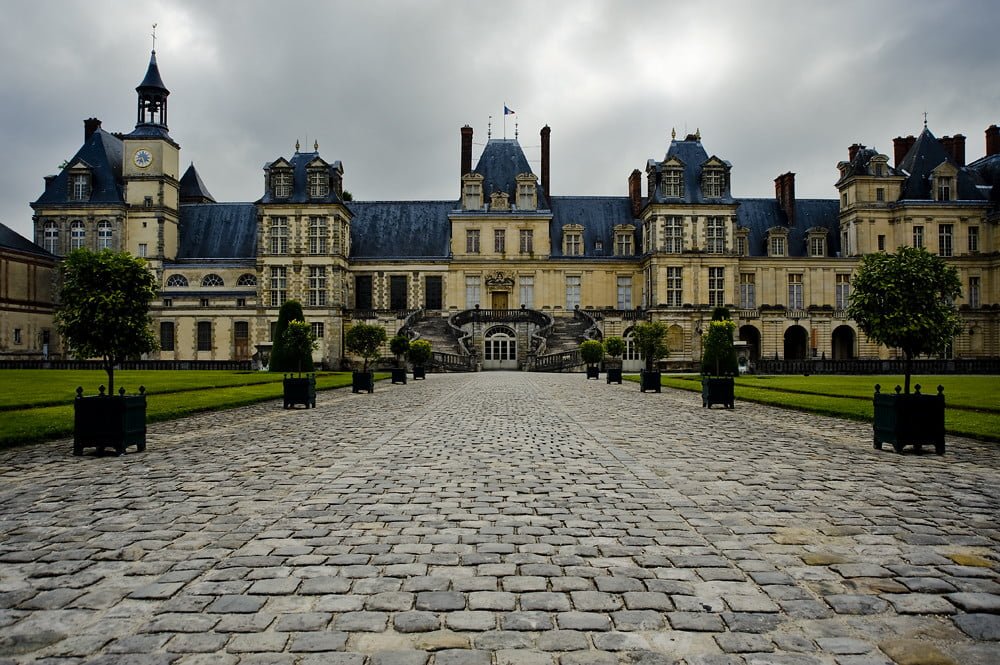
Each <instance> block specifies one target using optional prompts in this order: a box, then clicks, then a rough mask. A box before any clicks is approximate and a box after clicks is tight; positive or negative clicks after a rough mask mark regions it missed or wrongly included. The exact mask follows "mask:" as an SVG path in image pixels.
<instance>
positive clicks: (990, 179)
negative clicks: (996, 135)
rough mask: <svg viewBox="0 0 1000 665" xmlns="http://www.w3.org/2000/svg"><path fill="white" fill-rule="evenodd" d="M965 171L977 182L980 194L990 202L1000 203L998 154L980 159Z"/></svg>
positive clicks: (999, 157) (999, 158) (999, 160)
mask: <svg viewBox="0 0 1000 665" xmlns="http://www.w3.org/2000/svg"><path fill="white" fill-rule="evenodd" d="M966 169H967V170H968V171H969V172H970V173H971V174H973V175H974V176H975V178H976V179H977V180H978V183H977V184H978V187H979V190H980V192H982V193H983V194H985V195H986V196H988V197H989V199H990V200H991V201H994V202H998V201H1000V154H996V155H987V156H985V157H980V158H979V159H977V160H976V161H974V162H972V163H971V164H969V165H968V166H967V167H966Z"/></svg>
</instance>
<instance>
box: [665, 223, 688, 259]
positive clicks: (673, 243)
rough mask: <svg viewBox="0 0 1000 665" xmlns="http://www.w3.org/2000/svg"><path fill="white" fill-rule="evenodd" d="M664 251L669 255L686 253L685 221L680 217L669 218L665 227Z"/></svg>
mask: <svg viewBox="0 0 1000 665" xmlns="http://www.w3.org/2000/svg"><path fill="white" fill-rule="evenodd" d="M664 240H665V247H664V250H665V251H666V252H667V253H668V254H680V253H681V252H683V251H684V220H683V219H682V218H680V217H667V221H666V224H665V226H664Z"/></svg>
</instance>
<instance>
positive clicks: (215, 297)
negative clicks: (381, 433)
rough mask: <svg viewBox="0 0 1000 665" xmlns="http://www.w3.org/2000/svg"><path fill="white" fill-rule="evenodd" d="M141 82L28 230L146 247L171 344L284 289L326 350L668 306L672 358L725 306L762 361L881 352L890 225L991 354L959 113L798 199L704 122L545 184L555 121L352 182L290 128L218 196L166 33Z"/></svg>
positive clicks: (531, 341) (986, 278) (994, 315)
mask: <svg viewBox="0 0 1000 665" xmlns="http://www.w3.org/2000/svg"><path fill="white" fill-rule="evenodd" d="M136 92H137V102H138V103H137V116H136V125H135V128H134V129H133V130H132V131H131V132H129V133H124V134H119V133H110V132H108V131H106V130H105V129H103V128H102V127H101V123H100V121H99V120H96V119H94V118H90V119H87V120H86V121H84V137H83V139H84V140H83V146H82V147H81V148H80V149H79V150H78V151H77V152H76V153H75V154H74V155H73V156H72V157H71V158H70V159H69V160H68V161H67V162H66V164H65V166H64V167H63V168H62V169H61V171H60V172H59V173H58V174H56V175H53V176H49V177H47V178H46V179H45V189H44V192H43V193H42V195H41V196H40V197H39V198H38V199H37V200H36V201H35V202H34V203H32V208H33V209H34V217H33V220H34V230H35V238H34V241H35V243H36V244H37V245H38V246H40V247H41V248H42V249H44V250H45V252H44V253H47V254H51V255H54V256H56V257H58V256H61V255H64V254H65V253H67V252H69V251H70V250H72V249H75V248H77V247H88V248H92V249H95V250H96V249H101V248H105V247H109V248H112V249H117V250H120V249H124V250H127V251H129V252H131V253H132V254H134V255H137V256H141V257H144V258H145V259H146V261H147V262H148V263H149V266H150V269H151V270H153V271H154V272H155V274H156V276H157V279H158V280H159V282H160V285H161V289H160V297H159V300H158V301H157V302H156V303H155V306H154V308H153V312H152V314H153V318H154V321H155V325H156V326H157V328H158V332H159V337H160V346H161V350H160V351H159V352H158V353H157V354H156V357H158V358H160V359H174V360H230V359H236V360H246V359H250V358H253V357H256V358H262V357H266V353H267V351H268V349H269V348H270V344H271V334H272V329H273V326H274V323H275V321H276V320H277V316H278V309H279V308H280V306H281V304H282V303H283V302H285V301H286V300H288V299H295V300H298V301H299V302H301V303H302V305H303V309H304V311H305V316H306V319H307V320H308V321H309V322H310V324H311V325H312V327H313V331H314V332H315V334H316V336H317V338H318V340H319V347H318V349H317V351H316V359H317V360H318V361H322V362H324V363H325V364H326V365H327V366H334V367H335V366H339V365H341V364H342V361H343V358H344V355H345V354H344V350H343V345H342V339H343V331H344V329H345V327H346V326H348V325H350V323H351V322H352V321H359V320H364V321H369V322H379V323H381V324H382V325H385V326H386V327H387V328H388V332H389V334H390V336H392V335H393V334H395V333H396V331H397V330H399V329H400V328H401V327H403V326H404V325H405V326H407V328H408V329H409V330H411V331H413V332H414V333H415V334H422V335H424V336H426V337H430V338H432V339H434V340H436V341H435V350H437V351H443V352H448V353H452V354H455V355H456V356H461V355H462V354H466V355H469V354H470V353H471V355H472V357H473V358H475V359H476V361H477V363H478V364H480V365H481V366H483V367H486V368H491V367H509V368H525V367H530V366H533V363H537V362H538V361H539V359H540V358H541V357H543V356H546V355H551V354H553V353H556V352H558V351H559V350H569V349H572V348H575V346H576V344H577V343H578V342H579V339H580V337H581V336H582V335H589V336H599V335H605V336H606V335H612V334H614V335H624V336H625V337H626V338H628V336H629V332H630V329H631V326H632V325H634V324H635V322H636V321H637V320H649V319H655V320H662V321H665V322H666V323H667V324H668V326H669V333H668V341H669V347H670V355H669V358H668V359H667V364H668V366H671V365H672V366H677V367H682V366H688V365H691V364H692V363H693V362H695V361H697V359H698V358H699V356H700V353H701V348H700V342H701V331H702V329H703V327H704V326H705V325H706V324H707V321H708V320H709V319H710V318H711V314H712V310H713V309H714V308H715V307H717V306H726V307H728V308H729V309H730V311H731V314H732V315H733V318H734V320H735V321H736V323H737V326H738V329H739V337H740V339H741V340H743V341H744V342H745V346H744V349H745V351H744V353H745V354H746V356H747V357H748V358H749V359H750V360H751V361H752V360H754V359H758V358H761V357H767V358H786V359H800V358H801V359H804V358H810V357H817V358H833V359H839V358H859V357H864V358H877V357H881V358H887V357H894V356H895V352H894V350H891V349H885V348H878V347H877V346H876V345H874V344H872V343H871V342H869V341H868V340H867V339H866V338H865V337H864V335H863V334H861V333H859V331H858V329H857V327H856V325H855V324H854V322H853V321H851V320H850V319H848V318H847V316H846V313H845V311H846V307H847V304H848V300H849V297H850V288H851V277H852V273H853V272H854V270H855V269H856V267H857V259H858V257H860V256H862V255H864V254H866V253H869V252H879V251H893V250H894V249H895V248H896V247H897V246H900V245H922V246H925V247H927V248H928V250H930V251H931V252H934V253H936V254H938V255H940V256H942V257H945V258H946V259H947V260H948V261H949V262H950V263H952V264H953V265H955V266H956V268H958V270H959V273H960V275H961V280H962V283H963V285H964V292H963V296H962V299H961V300H960V302H958V303H957V304H958V305H959V307H960V310H961V313H962V316H963V318H964V320H965V322H966V326H965V327H964V329H963V332H962V333H961V334H960V335H959V336H957V337H956V338H955V340H954V343H953V346H952V349H951V351H950V352H951V353H952V354H953V355H954V356H960V357H997V356H1000V257H998V250H1000V246H998V243H1000V237H998V235H997V225H998V224H997V223H998V221H1000V130H998V128H997V126H995V125H994V126H991V127H990V128H989V129H987V130H986V151H985V156H984V157H982V158H980V159H977V160H975V161H973V162H971V163H968V164H967V163H966V160H965V137H964V136H962V135H956V136H952V137H943V138H936V137H935V136H934V135H933V134H932V133H931V132H930V130H929V129H927V128H926V127H924V128H923V130H922V131H921V132H920V133H919V135H918V136H916V137H913V136H908V137H905V138H903V137H900V138H897V139H895V140H894V145H893V156H892V158H891V159H890V157H889V156H888V155H886V154H883V153H881V152H879V151H878V150H876V149H874V148H869V147H866V146H863V145H853V146H851V147H850V148H849V150H848V154H847V159H845V160H843V161H841V162H839V163H838V164H837V168H838V169H839V171H840V178H839V180H838V181H837V183H836V188H837V192H838V196H837V197H836V198H831V199H823V200H817V199H800V198H797V197H796V195H795V175H794V174H793V173H785V174H782V175H779V176H778V177H777V178H776V179H775V196H774V197H773V198H739V197H735V196H733V194H732V170H731V164H730V163H729V162H728V161H726V160H725V159H724V158H722V157H720V156H718V155H716V154H713V153H709V152H708V150H707V149H706V147H705V145H704V144H703V142H702V137H701V135H700V133H695V134H692V135H687V136H682V137H678V136H672V138H671V140H670V142H669V144H668V145H667V146H666V149H665V151H663V150H664V149H663V147H662V146H660V147H658V148H654V150H653V152H654V153H655V154H662V155H663V156H662V157H661V158H652V159H649V160H648V161H647V162H646V164H645V166H644V168H643V169H642V170H640V169H636V170H634V171H633V172H632V173H631V174H630V175H628V176H627V178H626V177H624V175H625V174H623V185H626V183H627V186H625V187H623V189H625V190H626V192H625V194H624V195H623V196H617V197H616V196H557V195H555V194H554V192H552V191H551V189H550V179H549V164H550V130H549V128H548V127H544V128H543V129H542V130H541V132H540V139H541V161H540V169H539V170H540V173H538V174H536V173H535V172H534V171H533V170H532V168H531V166H530V165H529V162H528V159H527V158H526V156H525V154H524V152H523V150H522V148H521V146H520V144H519V143H518V141H517V140H512V139H496V138H489V140H488V142H487V143H486V145H485V147H484V148H483V150H482V152H481V154H480V155H479V157H478V160H477V161H476V162H475V163H473V129H472V128H471V127H468V126H466V127H462V128H461V129H460V131H459V138H460V150H459V154H458V155H457V157H458V161H459V163H460V169H459V173H457V174H455V176H449V175H448V174H442V177H455V181H454V183H455V189H456V193H457V196H456V198H455V199H450V200H444V201H353V200H351V197H350V195H349V194H348V193H347V192H346V190H345V189H344V174H345V169H344V165H343V164H341V163H340V162H339V161H336V160H328V159H326V158H324V157H323V156H321V155H320V152H319V146H318V145H313V146H312V150H311V151H310V150H309V149H308V148H302V147H301V146H299V145H298V144H296V146H295V152H294V153H293V154H291V155H290V156H288V157H284V156H278V157H277V158H275V159H273V160H271V161H269V162H268V163H267V164H266V165H265V167H264V174H263V175H264V178H263V191H262V193H261V196H260V198H258V199H257V200H256V201H254V202H246V203H226V202H217V201H216V200H215V199H214V197H213V196H212V195H211V193H210V191H209V188H208V187H207V186H206V184H205V183H203V182H202V180H201V178H200V176H199V175H198V172H197V171H196V170H195V168H194V165H191V166H190V167H189V168H188V169H187V170H186V171H185V172H184V173H181V171H180V168H179V164H180V146H179V145H178V143H177V142H176V141H175V140H174V139H173V138H172V137H171V135H170V133H169V131H168V124H167V106H168V104H167V99H168V95H169V94H170V93H169V91H168V90H167V88H166V86H165V85H164V83H163V81H162V79H161V77H160V73H159V69H158V66H157V62H156V54H155V52H154V53H153V55H152V57H151V58H150V62H149V66H148V70H147V72H146V76H145V78H144V79H143V80H142V82H141V83H140V84H139V86H138V87H137V88H136ZM661 151H663V152H661ZM441 331H445V333H443V334H441ZM447 331H450V333H449V332H447ZM4 334H7V333H6V332H5V333H4ZM435 335H437V336H435ZM462 336H464V339H463V340H462V341H459V340H458V338H459V337H462ZM627 360H628V362H630V363H633V364H634V363H636V362H637V361H638V358H637V357H636V356H635V354H634V353H633V352H631V351H630V353H629V356H628V359H627Z"/></svg>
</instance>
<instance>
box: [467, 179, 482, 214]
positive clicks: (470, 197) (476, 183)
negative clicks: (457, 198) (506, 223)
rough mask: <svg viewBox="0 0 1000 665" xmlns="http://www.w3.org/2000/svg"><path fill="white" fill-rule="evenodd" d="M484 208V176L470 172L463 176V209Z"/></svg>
mask: <svg viewBox="0 0 1000 665" xmlns="http://www.w3.org/2000/svg"><path fill="white" fill-rule="evenodd" d="M482 209H483V176H481V175H479V174H478V173H468V174H466V175H464V176H462V210H482Z"/></svg>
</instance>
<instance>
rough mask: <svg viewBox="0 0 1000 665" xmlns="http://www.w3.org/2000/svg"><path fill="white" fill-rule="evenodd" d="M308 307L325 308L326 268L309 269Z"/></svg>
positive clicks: (313, 267) (312, 267)
mask: <svg viewBox="0 0 1000 665" xmlns="http://www.w3.org/2000/svg"><path fill="white" fill-rule="evenodd" d="M309 306H310V307H326V266H310V267H309Z"/></svg>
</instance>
